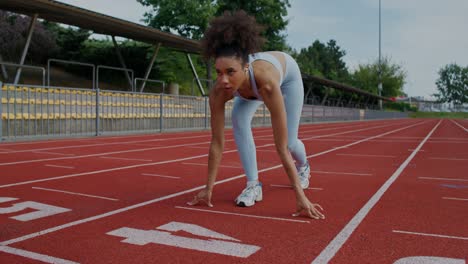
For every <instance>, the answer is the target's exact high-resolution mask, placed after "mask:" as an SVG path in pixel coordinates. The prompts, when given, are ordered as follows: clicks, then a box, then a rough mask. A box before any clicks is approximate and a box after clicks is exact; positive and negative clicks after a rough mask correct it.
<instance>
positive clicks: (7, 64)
mask: <svg viewBox="0 0 468 264" xmlns="http://www.w3.org/2000/svg"><path fill="white" fill-rule="evenodd" d="M0 65H6V66H14V67H16V68H26V69H36V70H41V71H42V86H45V76H46V71H45V68H44V67H39V66H32V65H26V64H17V63H11V62H0Z"/></svg>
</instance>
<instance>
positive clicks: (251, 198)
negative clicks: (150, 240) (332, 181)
mask: <svg viewBox="0 0 468 264" xmlns="http://www.w3.org/2000/svg"><path fill="white" fill-rule="evenodd" d="M260 32H261V27H260V26H259V25H258V24H256V21H255V19H254V18H253V17H251V16H248V15H247V14H246V13H245V12H244V11H238V12H235V13H234V14H229V13H227V12H226V13H225V14H224V15H223V16H221V17H218V18H215V19H214V20H212V21H211V23H210V26H209V28H208V29H207V31H206V32H205V35H204V39H203V40H202V49H203V55H204V56H205V58H207V59H212V58H214V60H215V67H216V73H217V80H216V85H215V87H214V88H213V89H212V90H211V91H210V95H209V103H210V110H211V131H212V139H211V145H210V151H209V156H208V179H207V184H206V187H205V189H204V190H202V191H201V192H199V193H198V194H197V195H196V196H195V197H194V199H193V201H191V202H189V204H190V205H195V204H197V203H198V202H200V201H204V202H205V203H207V205H208V206H210V207H212V206H213V205H212V203H211V196H212V191H213V186H214V183H215V180H216V175H217V172H218V166H219V164H220V161H221V156H222V152H223V148H224V110H225V104H226V102H227V101H229V100H231V99H233V98H234V107H233V110H232V123H233V130H234V138H235V142H236V145H237V148H238V152H239V155H240V159H241V162H242V165H243V168H244V170H245V174H246V175H247V186H246V188H245V189H244V190H243V191H242V193H241V194H240V195H239V196H238V197H237V199H236V200H235V201H236V203H237V205H238V206H252V205H254V204H255V202H258V201H261V200H262V199H263V194H262V185H261V183H260V182H259V181H258V171H257V163H256V151H255V144H254V140H253V136H252V130H251V121H252V118H253V115H254V113H255V111H256V110H257V108H258V106H260V105H261V104H262V102H263V103H264V104H265V105H266V106H267V108H268V110H269V111H270V115H271V123H272V127H273V136H274V142H275V145H276V150H277V152H278V154H279V156H280V158H281V162H282V164H283V167H284V169H285V171H286V173H287V175H288V177H289V180H290V182H291V185H292V187H293V189H294V191H295V193H296V201H297V202H296V205H297V210H296V213H295V214H293V215H294V216H298V215H300V214H301V213H302V212H304V213H305V214H306V215H308V216H309V217H311V218H315V219H323V218H325V217H324V215H323V214H322V213H321V212H320V210H318V208H320V209H321V210H323V209H322V208H321V206H320V205H318V204H313V203H311V202H310V201H309V200H308V199H307V197H306V196H305V194H304V191H303V189H306V188H307V187H308V186H309V178H310V167H309V163H308V161H307V157H306V152H305V148H304V144H303V143H302V142H301V141H300V140H299V139H298V130H299V122H300V117H301V112H302V105H303V98H304V88H303V84H302V77H301V73H300V70H299V67H298V66H297V63H296V62H295V61H294V59H293V58H292V57H291V56H289V55H288V54H286V53H283V52H260V53H255V52H257V51H258V50H260V47H261V45H262V44H263V42H264V39H263V38H261V37H260ZM293 159H294V160H293ZM294 161H295V163H294Z"/></svg>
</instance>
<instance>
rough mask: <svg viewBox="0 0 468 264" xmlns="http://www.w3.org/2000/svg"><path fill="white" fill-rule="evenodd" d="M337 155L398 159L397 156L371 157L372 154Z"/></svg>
mask: <svg viewBox="0 0 468 264" xmlns="http://www.w3.org/2000/svg"><path fill="white" fill-rule="evenodd" d="M336 155H338V156H350V157H371V158H396V156H390V155H370V154H336Z"/></svg>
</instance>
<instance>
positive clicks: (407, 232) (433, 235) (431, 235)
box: [392, 230, 468, 240]
mask: <svg viewBox="0 0 468 264" xmlns="http://www.w3.org/2000/svg"><path fill="white" fill-rule="evenodd" d="M392 232H394V233H400V234H408V235H417V236H430V237H440V238H450V239H461V240H468V237H459V236H447V235H440V234H428V233H418V232H410V231H402V230H392Z"/></svg>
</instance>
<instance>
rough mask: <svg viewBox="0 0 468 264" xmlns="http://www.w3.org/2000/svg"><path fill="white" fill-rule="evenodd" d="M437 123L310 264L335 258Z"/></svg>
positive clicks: (317, 263) (432, 131)
mask: <svg viewBox="0 0 468 264" xmlns="http://www.w3.org/2000/svg"><path fill="white" fill-rule="evenodd" d="M441 122H442V121H439V123H437V125H436V126H435V127H434V128H433V129H432V130H431V132H429V134H427V136H426V137H425V138H424V139H423V140H422V141H421V143H419V145H418V147H417V148H416V149H415V150H414V151H413V153H411V155H410V156H409V157H408V158H407V159H406V160H405V161H404V162H403V163H402V164H401V165H400V167H399V168H398V169H397V170H396V171H395V172H394V173H393V175H392V176H391V177H390V178H389V179H388V180H387V181H386V182H385V183H384V184H383V185H382V187H380V189H379V190H378V191H377V192H376V193H375V194H374V195H373V196H372V197H371V199H370V200H369V201H368V202H367V203H366V204H365V205H364V206H363V207H362V208H361V209H360V210H359V212H358V213H357V214H356V215H355V216H354V217H353V218H352V219H351V221H349V223H348V224H347V225H346V226H345V227H344V228H343V229H342V230H341V231H340V233H338V235H336V236H335V238H334V239H333V240H332V241H331V242H330V243H329V244H328V245H327V247H326V248H325V249H324V250H322V252H321V253H320V254H319V255H318V256H317V257H316V258H315V259H314V260H313V261H312V264H321V263H329V262H330V260H331V259H332V258H333V257H334V256H335V254H336V253H337V252H338V250H340V249H341V247H342V246H343V245H344V243H345V242H346V241H347V240H348V239H349V237H350V236H351V234H352V233H353V232H354V230H356V228H357V227H358V226H359V224H360V223H361V222H362V221H363V220H364V218H365V217H366V216H367V214H368V213H369V211H370V210H371V209H372V208H373V207H374V206H375V205H376V204H377V202H378V201H379V200H380V198H382V196H383V195H384V193H385V192H386V191H387V190H388V188H390V186H391V185H392V184H393V182H395V180H396V179H397V178H398V177H399V176H400V175H401V173H402V172H403V170H404V169H405V168H406V167H407V166H408V164H409V163H410V162H411V160H412V159H413V158H414V156H416V154H417V153H418V151H419V150H420V149H421V148H422V146H423V145H424V143H426V141H427V140H428V139H429V137H430V136H431V135H432V134H433V133H434V131H435V130H436V129H437V127H439V125H440V123H441Z"/></svg>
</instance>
